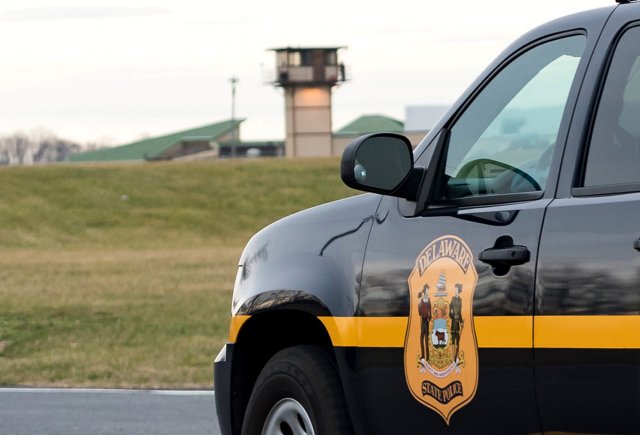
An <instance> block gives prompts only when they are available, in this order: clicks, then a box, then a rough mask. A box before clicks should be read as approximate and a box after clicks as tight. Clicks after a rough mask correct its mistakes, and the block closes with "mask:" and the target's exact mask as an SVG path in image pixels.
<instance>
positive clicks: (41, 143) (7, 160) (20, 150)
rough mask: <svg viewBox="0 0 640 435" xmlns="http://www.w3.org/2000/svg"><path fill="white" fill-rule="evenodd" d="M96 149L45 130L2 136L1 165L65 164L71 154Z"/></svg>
mask: <svg viewBox="0 0 640 435" xmlns="http://www.w3.org/2000/svg"><path fill="white" fill-rule="evenodd" d="M91 148H95V146H93V147H92V146H91V145H81V144H79V143H76V142H73V141H70V140H67V139H62V138H60V137H57V136H56V135H55V134H53V133H51V132H48V131H45V130H34V131H32V132H31V133H28V134H27V133H23V132H16V133H13V134H12V135H8V136H0V165H33V164H37V163H53V162H64V161H66V160H67V158H68V157H69V155H70V154H75V153H79V152H82V151H86V150H87V149H91Z"/></svg>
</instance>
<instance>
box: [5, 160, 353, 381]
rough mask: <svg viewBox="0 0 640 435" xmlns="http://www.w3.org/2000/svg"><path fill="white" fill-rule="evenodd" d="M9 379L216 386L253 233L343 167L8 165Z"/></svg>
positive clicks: (319, 195) (298, 205)
mask: <svg viewBox="0 0 640 435" xmlns="http://www.w3.org/2000/svg"><path fill="white" fill-rule="evenodd" d="M0 183H1V185H2V190H1V191H0V228H2V230H1V231H0V385H46V386H62V385H65V386H95V387H176V388H177V387H207V386H210V385H211V382H212V380H211V377H212V376H211V363H212V360H213V358H214V357H215V354H216V352H217V351H218V349H219V348H220V347H221V346H222V344H223V342H224V340H225V337H226V333H227V326H228V320H229V305H230V296H231V290H232V286H233V279H234V277H235V269H236V267H237V260H238V257H239V256H240V253H241V251H242V248H243V246H244V244H245V243H246V242H247V240H248V239H249V237H251V235H252V234H253V233H255V232H256V231H257V230H259V229H260V228H262V227H264V226H265V225H268V224H269V223H270V222H273V221H274V220H276V219H278V218H280V217H283V216H286V215H288V214H291V213H293V212H295V211H298V210H301V209H304V208H307V207H310V206H313V205H316V204H320V203H323V202H327V201H331V200H334V199H337V198H342V197H345V196H348V195H349V194H351V191H349V190H348V189H347V188H346V187H344V186H343V185H342V184H341V182H340V180H339V173H338V161H337V160H335V159H326V160H325V159H320V160H301V161H288V160H256V161H241V162H240V161H220V162H209V163H190V164H186V163H185V164H136V165H112V166H103V165H99V166H88V165H87V166H67V165H63V166H48V167H35V168H5V169H2V170H0Z"/></svg>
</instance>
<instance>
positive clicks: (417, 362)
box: [404, 236, 478, 425]
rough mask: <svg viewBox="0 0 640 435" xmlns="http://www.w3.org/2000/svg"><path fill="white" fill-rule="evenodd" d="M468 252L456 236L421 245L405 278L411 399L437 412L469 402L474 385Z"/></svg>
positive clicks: (472, 272) (472, 275) (446, 413)
mask: <svg viewBox="0 0 640 435" xmlns="http://www.w3.org/2000/svg"><path fill="white" fill-rule="evenodd" d="M477 281H478V274H477V272H476V269H475V266H474V263H473V254H472V253H471V250H470V249H469V247H468V246H467V244H466V243H465V242H464V241H463V240H462V239H460V238H458V237H456V236H443V237H440V238H438V239H436V240H434V241H432V242H431V243H429V245H428V246H427V247H426V248H424V250H423V251H422V252H421V253H420V255H419V256H418V258H417V259H416V263H415V267H414V268H413V270H412V271H411V275H410V276H409V293H410V307H411V308H410V312H409V322H408V324H407V333H406V336H405V342H404V373H405V378H406V380H407V385H408V387H409V390H410V391H411V394H413V397H415V398H416V400H418V401H419V402H420V403H422V404H423V405H425V406H427V407H429V408H431V409H433V410H434V411H436V412H437V413H438V414H440V415H441V416H442V418H443V419H444V420H445V422H446V423H447V425H448V424H449V422H450V420H451V416H452V415H453V413H454V412H456V411H457V410H459V409H460V408H462V407H463V406H465V405H466V404H467V403H469V402H470V401H471V400H472V399H473V397H474V396H475V394H476V389H477V386H478V345H477V340H476V333H475V328H474V326H473V292H474V290H475V287H476V282H477Z"/></svg>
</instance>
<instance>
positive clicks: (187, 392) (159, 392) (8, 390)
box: [0, 388, 214, 396]
mask: <svg viewBox="0 0 640 435" xmlns="http://www.w3.org/2000/svg"><path fill="white" fill-rule="evenodd" d="M2 393H89V394H153V395H158V396H213V395H214V391H213V390H133V389H117V388H0V394H2Z"/></svg>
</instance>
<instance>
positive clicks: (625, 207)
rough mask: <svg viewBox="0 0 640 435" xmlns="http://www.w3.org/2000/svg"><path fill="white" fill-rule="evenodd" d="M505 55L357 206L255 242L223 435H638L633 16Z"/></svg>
mask: <svg viewBox="0 0 640 435" xmlns="http://www.w3.org/2000/svg"><path fill="white" fill-rule="evenodd" d="M619 3H621V4H619V5H615V6H613V5H612V6H611V7H607V8H604V9H599V10H594V11H589V12H584V13H580V14H576V15H572V16H568V17H565V18H561V19H558V20H556V21H553V22H550V23H548V24H545V25H543V26H541V27H539V28H537V29H535V30H533V31H531V32H529V33H527V34H526V35H524V36H523V37H521V38H520V39H518V40H517V41H516V42H515V43H513V45H511V46H510V47H509V48H508V49H507V50H506V51H505V52H504V53H503V54H502V55H500V57H498V59H496V60H495V62H494V63H493V64H491V65H490V66H489V67H488V68H487V69H486V71H485V72H484V73H483V74H482V75H481V76H480V77H479V78H478V79H477V80H476V82H475V83H474V84H473V85H472V86H471V87H470V88H469V90H468V91H467V92H465V93H464V94H463V95H462V97H461V98H460V99H459V100H458V101H457V102H456V103H455V104H454V105H453V106H452V107H451V109H450V110H449V112H448V113H447V114H446V115H445V116H444V117H443V118H442V120H441V121H440V122H439V123H438V124H437V125H436V126H435V127H434V128H433V129H432V130H431V131H430V132H429V134H428V135H427V136H426V137H425V138H424V140H423V141H422V143H421V144H420V145H419V146H418V147H417V148H416V149H415V150H412V147H411V144H410V143H409V142H408V140H407V139H406V138H404V137H403V136H399V135H396V134H387V133H380V134H372V135H368V136H364V137H361V138H359V139H357V140H356V141H354V142H352V143H351V144H350V145H349V146H348V147H347V149H346V150H345V152H344V155H343V159H342V163H341V173H342V179H343V180H344V182H345V183H346V184H347V185H348V186H351V187H353V188H355V189H359V190H363V191H366V192H370V193H369V194H366V195H361V196H356V197H353V198H349V199H346V200H342V201H338V202H334V203H331V204H326V205H323V206H319V207H316V208H313V209H310V210H306V211H303V212H301V213H298V214H295V215H293V216H290V217H287V218H285V219H282V220H280V221H279V222H276V223H274V224H272V225H271V226H269V227H267V228H265V229H264V230H262V231H261V232H259V233H258V234H256V235H255V236H254V237H253V238H252V239H251V241H250V242H249V243H248V245H247V247H246V249H245V251H244V253H243V254H242V257H241V259H240V266H239V269H238V274H237V279H236V283H235V288H234V293H233V301H232V319H231V326H230V332H229V341H228V343H227V344H226V345H225V346H224V348H223V349H222V350H221V352H220V354H219V355H218V358H217V359H216V363H215V388H216V396H215V397H216V406H217V412H218V418H219V422H220V426H221V429H222V433H223V434H247V435H253V434H316V435H318V434H320V435H333V434H349V433H358V434H432V433H434V434H435V433H457V434H472V433H473V434H476V433H491V434H494V433H508V434H517V433H545V432H570V433H589V434H595V433H605V434H640V252H639V251H640V4H639V3H635V2H630V3H629V2H626V1H619Z"/></svg>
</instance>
